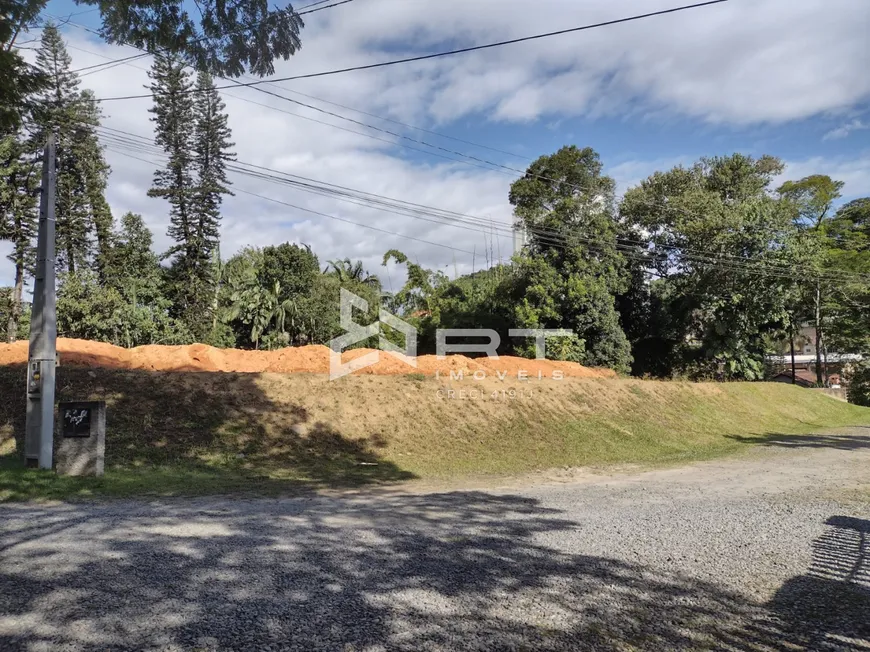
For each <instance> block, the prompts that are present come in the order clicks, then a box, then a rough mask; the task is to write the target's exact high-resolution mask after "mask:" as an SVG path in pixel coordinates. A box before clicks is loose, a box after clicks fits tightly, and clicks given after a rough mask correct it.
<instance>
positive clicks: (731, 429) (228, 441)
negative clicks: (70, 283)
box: [0, 366, 870, 501]
mask: <svg viewBox="0 0 870 652" xmlns="http://www.w3.org/2000/svg"><path fill="white" fill-rule="evenodd" d="M58 371H59V376H58V399H59V400H83V399H103V400H106V401H107V402H108V437H107V446H106V449H107V458H106V466H107V473H106V475H105V476H104V477H103V478H68V477H58V476H56V475H55V474H53V473H49V472H38V471H25V470H23V469H21V468H20V464H19V462H18V455H17V453H16V452H15V451H16V448H15V447H16V443H15V439H14V438H15V437H16V436H18V437H20V435H21V433H22V432H23V428H24V411H25V403H24V401H25V399H24V396H23V392H22V388H23V387H24V367H23V366H17V367H0V459H2V460H3V461H2V463H0V501H3V500H21V499H28V498H70V497H88V496H97V495H111V496H128V495H139V494H153V495H179V494H191V493H223V492H235V491H253V492H258V493H278V492H283V491H290V490H294V489H299V488H306V487H336V486H359V485H365V484H377V483H391V482H397V481H402V480H409V479H413V478H453V477H458V476H467V475H482V474H510V473H522V472H526V471H533V470H537V469H546V468H553V467H564V466H588V467H603V466H608V465H613V464H625V463H632V464H644V465H653V464H672V463H682V462H689V461H694V460H701V459H709V458H712V457H715V456H720V455H727V454H731V453H735V452H737V451H739V450H745V449H746V448H747V446H749V445H753V444H763V443H764V442H765V441H768V440H769V439H770V438H771V437H773V436H776V435H784V434H792V435H793V434H805V433H810V432H814V431H816V432H818V431H819V430H823V429H826V428H835V427H841V426H852V425H870V409H865V408H858V407H855V406H852V405H848V404H846V403H842V402H839V401H836V400H834V399H831V398H828V397H826V396H823V395H820V394H818V393H815V392H810V391H808V390H803V389H800V388H797V387H792V386H790V385H784V384H772V383H770V384H768V383H752V384H749V383H732V384H692V383H679V382H650V381H638V380H625V379H613V380H581V379H566V380H564V381H561V382H555V381H543V382H541V381H530V382H525V383H520V382H517V381H516V380H515V379H514V380H513V381H511V380H507V381H503V382H502V381H499V380H497V379H488V380H486V381H481V382H475V381H472V380H465V381H463V382H453V383H451V382H450V381H447V380H446V379H442V380H440V381H439V380H436V379H434V378H424V377H420V376H361V377H348V378H343V379H341V380H339V381H336V382H327V379H326V378H325V377H322V376H316V375H308V374H293V375H272V374H262V375H260V374H220V373H154V372H142V371H112V370H92V371H88V370H85V369H76V368H73V367H62V368H60V369H59V370H58ZM448 386H450V387H452V388H453V389H454V390H456V391H457V396H456V397H455V398H452V399H449V398H446V397H445V392H442V395H441V396H439V390H446V389H447V387H448ZM461 389H465V390H466V391H468V390H471V389H475V390H478V391H479V392H480V397H475V398H465V399H462V398H459V397H458V392H459V390H461ZM511 390H515V391H516V392H518V394H517V396H516V397H515V398H511V397H510V395H509V394H508V395H507V396H505V395H502V393H501V392H502V391H506V392H510V391H511ZM494 392H495V393H496V394H493V393H494Z"/></svg>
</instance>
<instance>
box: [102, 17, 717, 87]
mask: <svg viewBox="0 0 870 652" xmlns="http://www.w3.org/2000/svg"><path fill="white" fill-rule="evenodd" d="M725 2H730V0H708V1H707V2H701V3H697V4H693V5H683V6H681V7H674V8H672V9H663V10H660V11H654V12H650V13H646V14H637V15H634V16H629V17H626V18H618V19H615V20H608V21H604V22H600V23H594V24H591V25H581V26H579V27H571V28H569V29H562V30H557V31H554V32H546V33H544V34H535V35H533V36H524V37H521V38H515V39H509V40H506V41H499V42H497V43H487V44H486V45H475V46H471V47H467V48H459V49H456V50H449V51H446V52H436V53H433V54H425V55H419V56H415V57H406V58H403V59H393V60H391V61H381V62H379V63H371V64H366V65H361V66H351V67H348V68H339V69H334V70H325V71H321V72H313V73H307V74H303V75H293V76H290V77H279V78H277V79H271V80H263V79H260V80H255V81H251V82H241V83H239V85H240V86H246V87H255V86H259V85H261V84H265V83H270V82H271V83H274V82H284V81H293V80H297V79H313V78H315V77H326V76H331V75H338V74H342V73H346V72H355V71H360V70H372V69H375V68H385V67H388V66H396V65H401V64H405V63H412V62H416V61H426V60H430V59H436V58H440V57H446V56H452V55H456V54H464V53H468V52H477V51H480V50H488V49H491V48H497V47H503V46H506V45H514V44H516V43H524V42H527V41H534V40H538V39H544V38H551V37H554V36H561V35H564V34H570V33H575V32H581V31H585V30H591V29H597V28H600V27H609V26H612V25H618V24H622V23H628V22H632V21H638V20H644V19H647V18H653V17H656V16H664V15H666V14H673V13H677V12H681V11H687V10H690V9H698V8H701V7H709V6H712V5H718V4H722V3H725ZM225 88H231V87H230V86H218V87H216V90H223V89H225ZM183 92H184V93H195V92H198V91H197V89H195V88H192V89H189V90H187V91H183ZM150 97H154V94H153V93H147V94H142V95H124V96H118V97H101V98H93V100H92V101H94V102H115V101H122V100H138V99H146V98H150Z"/></svg>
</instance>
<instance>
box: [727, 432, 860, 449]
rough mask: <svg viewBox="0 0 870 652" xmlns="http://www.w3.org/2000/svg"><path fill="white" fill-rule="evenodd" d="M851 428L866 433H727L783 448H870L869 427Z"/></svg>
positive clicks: (741, 438)
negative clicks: (744, 434) (748, 434)
mask: <svg viewBox="0 0 870 652" xmlns="http://www.w3.org/2000/svg"><path fill="white" fill-rule="evenodd" d="M851 430H866V431H867V434H866V435H855V434H851V435H838V434H835V433H832V434H825V435H785V434H782V433H778V432H769V433H766V434H764V435H758V436H754V437H744V436H740V435H728V438H729V439H733V440H734V441H738V442H740V443H741V444H760V445H762V446H779V447H783V448H836V449H839V450H858V449H861V448H870V428H867V427H864V426H858V427H854V428H851Z"/></svg>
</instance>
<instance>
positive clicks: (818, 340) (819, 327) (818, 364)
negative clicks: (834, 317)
mask: <svg viewBox="0 0 870 652" xmlns="http://www.w3.org/2000/svg"><path fill="white" fill-rule="evenodd" d="M815 299H816V301H815V303H816V306H815V308H816V382H817V383H818V384H819V385H824V378H823V376H822V285H821V281H816V297H815Z"/></svg>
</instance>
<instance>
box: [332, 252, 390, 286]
mask: <svg viewBox="0 0 870 652" xmlns="http://www.w3.org/2000/svg"><path fill="white" fill-rule="evenodd" d="M328 262H329V264H328V265H327V267H326V269H324V270H323V272H324V274H327V273H332V274H335V275H336V276H338V280H339V281H340V282H341V283H349V282H351V281H356V282H358V283H364V284H365V285H370V286H372V287H380V285H381V281H380V279H379V278H378V277H377V276H375V275H374V274H369V273H368V272H367V271H366V270H365V267H363V262H362V261H361V260H358V261H356V262H353V261H352V260H351V259H350V258H344V259H342V260H330V261H328ZM330 268H332V272H330V271H329V269H330Z"/></svg>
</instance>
